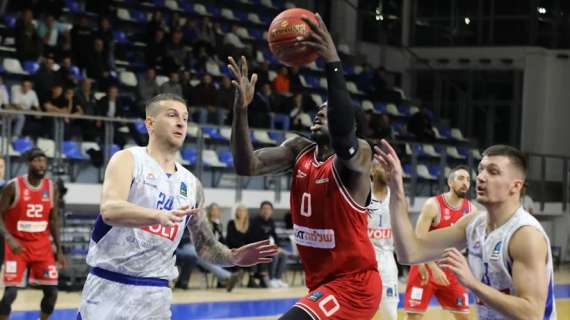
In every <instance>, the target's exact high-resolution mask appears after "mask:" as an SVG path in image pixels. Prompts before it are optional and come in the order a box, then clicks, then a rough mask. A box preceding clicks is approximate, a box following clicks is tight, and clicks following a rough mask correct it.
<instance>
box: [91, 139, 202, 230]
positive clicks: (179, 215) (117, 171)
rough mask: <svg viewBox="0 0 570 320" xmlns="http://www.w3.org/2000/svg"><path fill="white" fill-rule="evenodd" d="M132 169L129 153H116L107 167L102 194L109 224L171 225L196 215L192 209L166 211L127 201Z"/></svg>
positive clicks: (102, 215)
mask: <svg viewBox="0 0 570 320" xmlns="http://www.w3.org/2000/svg"><path fill="white" fill-rule="evenodd" d="M133 167H134V159H133V155H132V153H131V152H130V151H128V150H122V151H119V152H117V153H115V154H114V155H113V157H112V158H111V160H110V161H109V164H108V165H107V169H106V170H105V180H104V181H103V191H102V195H101V217H102V218H103V221H104V222H105V223H106V224H108V225H111V226H122V227H142V226H149V225H156V224H160V225H163V226H172V225H174V224H176V223H178V222H181V221H182V220H184V218H185V216H186V215H190V214H193V213H194V212H195V211H194V210H193V209H191V208H189V207H183V208H178V209H176V210H172V211H170V212H163V211H160V210H158V209H151V208H144V207H141V206H138V205H136V204H133V203H130V202H128V201H127V199H128V196H129V190H130V187H131V182H132V180H133Z"/></svg>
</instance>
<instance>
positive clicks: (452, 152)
mask: <svg viewBox="0 0 570 320" xmlns="http://www.w3.org/2000/svg"><path fill="white" fill-rule="evenodd" d="M445 151H446V152H447V155H448V156H450V157H452V158H454V159H465V156H462V155H461V154H459V151H457V148H456V147H454V146H449V147H447V148H446V149H445Z"/></svg>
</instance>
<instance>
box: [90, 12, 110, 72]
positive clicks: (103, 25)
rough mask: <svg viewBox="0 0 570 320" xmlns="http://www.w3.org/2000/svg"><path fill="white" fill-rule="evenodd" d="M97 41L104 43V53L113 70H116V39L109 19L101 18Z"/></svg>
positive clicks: (96, 36)
mask: <svg viewBox="0 0 570 320" xmlns="http://www.w3.org/2000/svg"><path fill="white" fill-rule="evenodd" d="M94 36H95V39H101V40H102V41H103V52H104V55H105V57H107V61H109V65H110V68H111V69H115V39H114V37H113V27H112V26H111V20H109V18H108V17H101V19H100V20H99V29H98V30H97V31H96V32H95V34H94Z"/></svg>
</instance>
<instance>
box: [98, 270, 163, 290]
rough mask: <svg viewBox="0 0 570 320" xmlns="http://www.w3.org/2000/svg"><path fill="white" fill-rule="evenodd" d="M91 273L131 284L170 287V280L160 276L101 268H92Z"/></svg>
mask: <svg viewBox="0 0 570 320" xmlns="http://www.w3.org/2000/svg"><path fill="white" fill-rule="evenodd" d="M91 274H93V275H96V276H98V277H100V278H103V279H105V280H109V281H113V282H118V283H122V284H130V285H133V286H150V287H168V280H164V279H159V278H145V277H135V276H129V275H126V274H122V273H118V272H113V271H109V270H105V269H101V268H97V267H94V268H91Z"/></svg>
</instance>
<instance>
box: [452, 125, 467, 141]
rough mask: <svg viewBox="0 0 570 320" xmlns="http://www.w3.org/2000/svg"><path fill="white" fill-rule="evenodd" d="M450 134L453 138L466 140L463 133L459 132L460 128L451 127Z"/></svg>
mask: <svg viewBox="0 0 570 320" xmlns="http://www.w3.org/2000/svg"><path fill="white" fill-rule="evenodd" d="M451 136H452V137H453V139H456V140H459V141H467V139H465V137H463V134H462V133H461V130H459V129H457V128H452V129H451Z"/></svg>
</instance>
